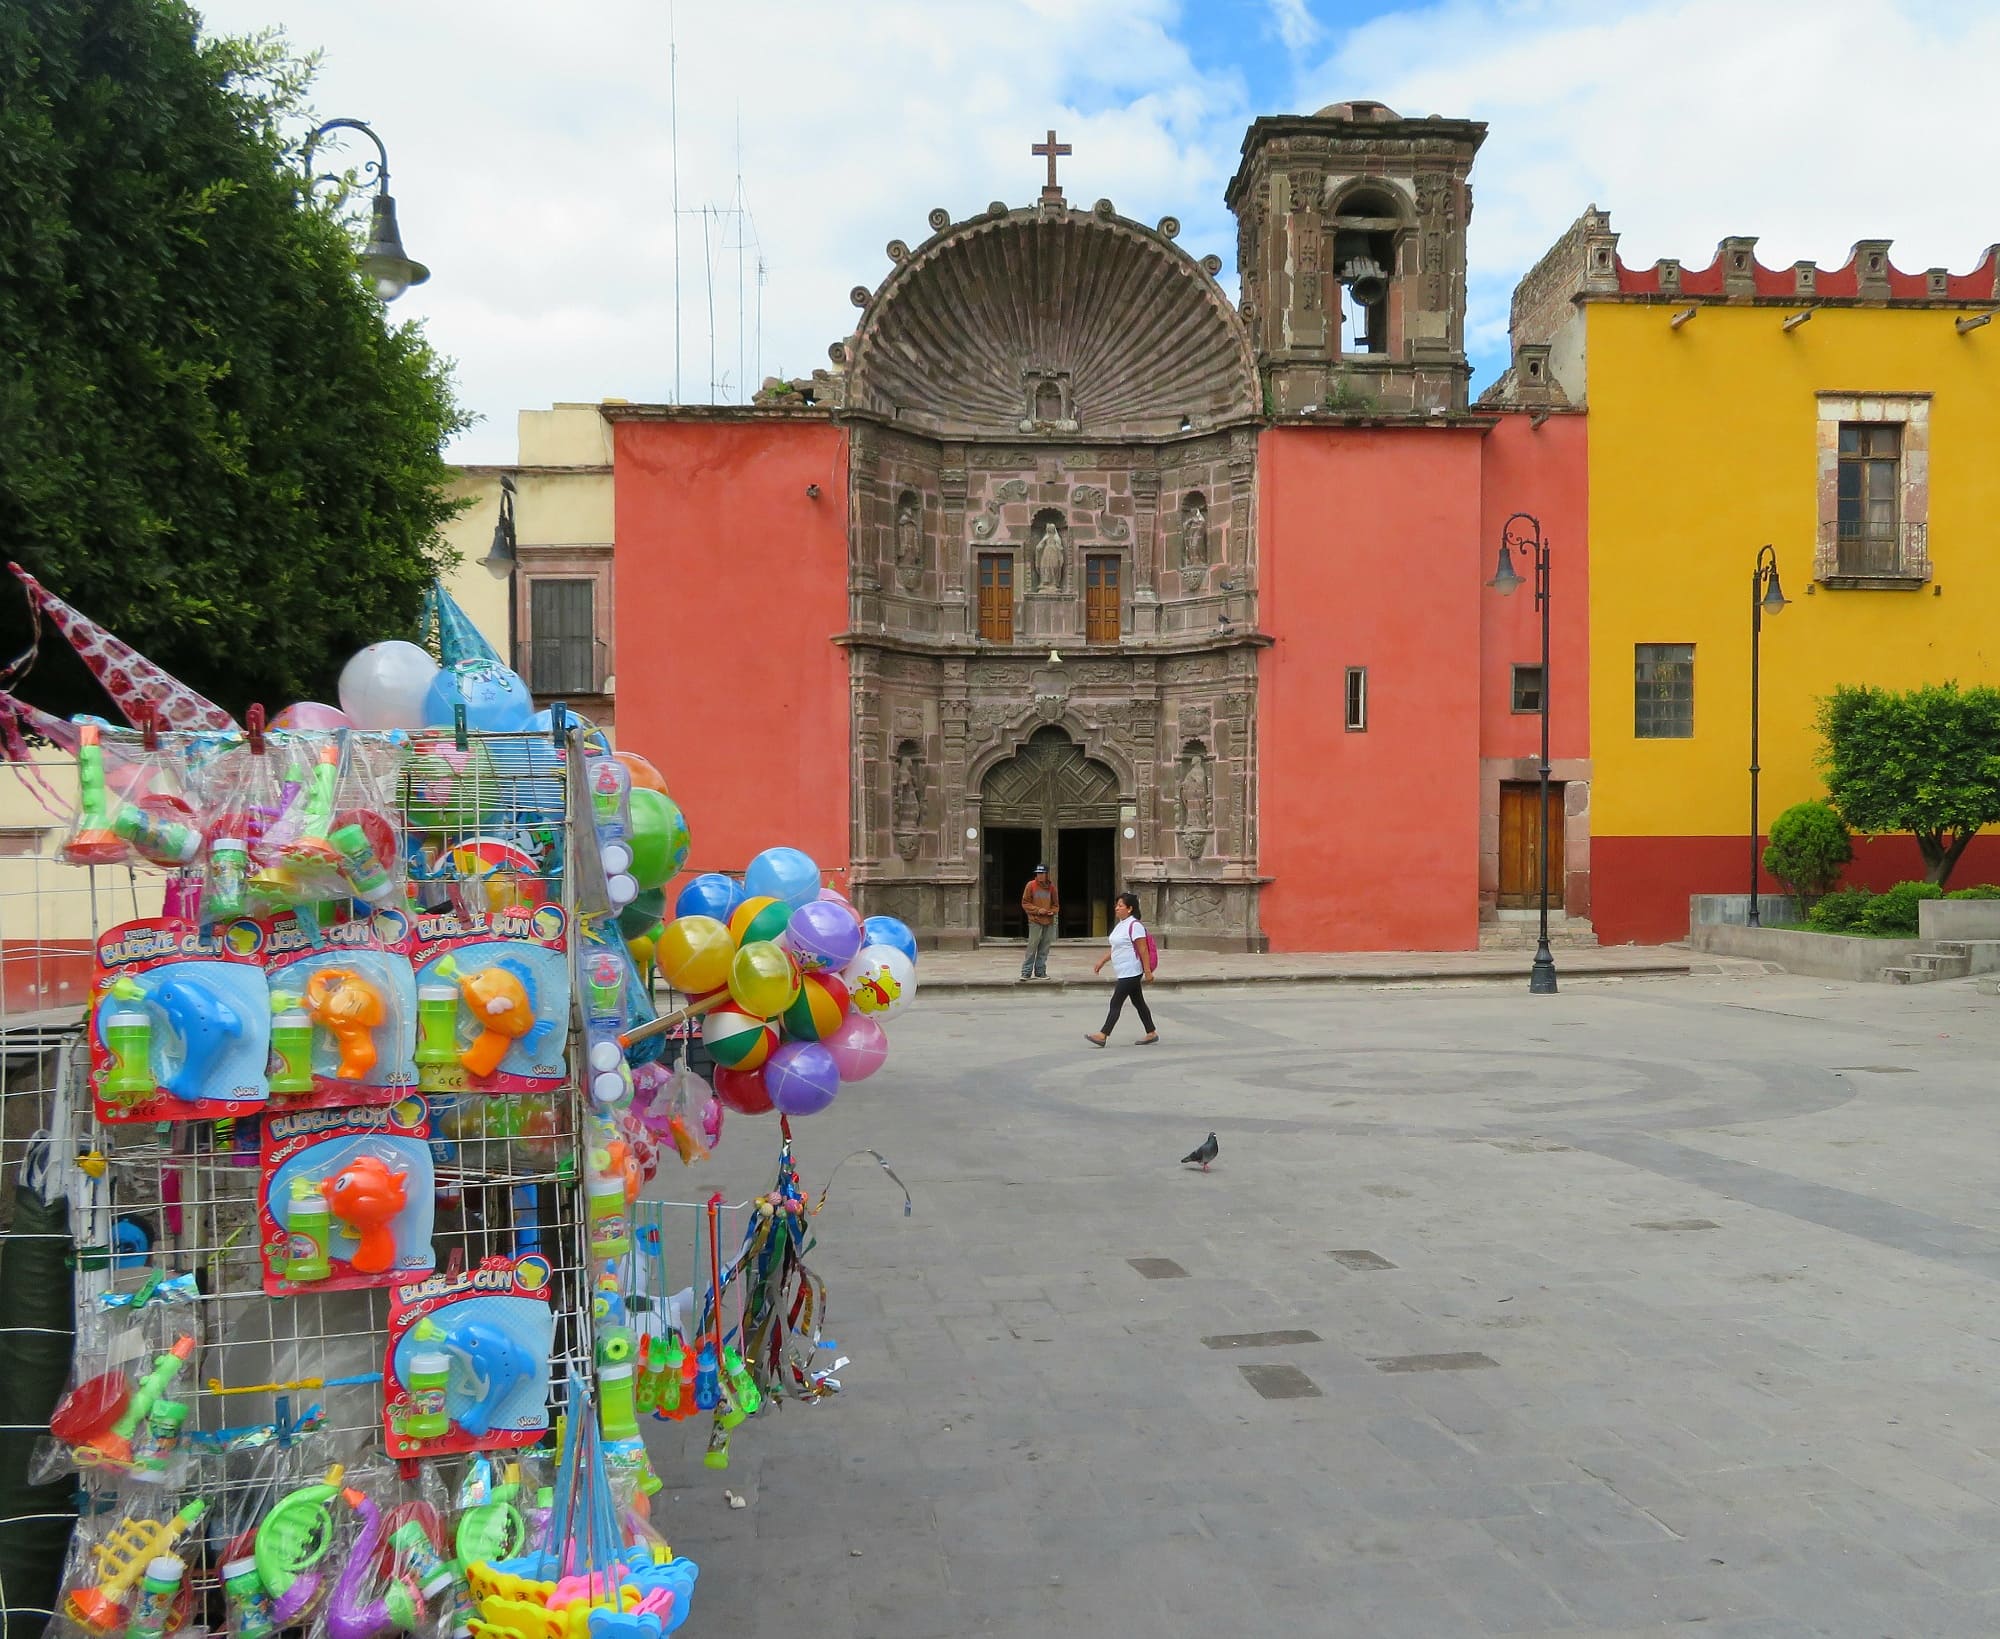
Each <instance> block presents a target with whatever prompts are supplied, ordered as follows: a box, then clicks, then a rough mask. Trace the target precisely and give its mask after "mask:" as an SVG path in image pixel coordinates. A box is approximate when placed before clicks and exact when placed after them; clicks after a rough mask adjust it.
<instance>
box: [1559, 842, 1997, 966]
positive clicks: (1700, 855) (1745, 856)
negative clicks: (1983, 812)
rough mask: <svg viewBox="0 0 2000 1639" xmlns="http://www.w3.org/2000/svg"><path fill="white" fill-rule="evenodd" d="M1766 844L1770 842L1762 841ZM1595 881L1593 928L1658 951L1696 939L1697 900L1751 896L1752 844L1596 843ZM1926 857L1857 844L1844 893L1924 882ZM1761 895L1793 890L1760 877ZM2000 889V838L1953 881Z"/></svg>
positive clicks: (1982, 845)
mask: <svg viewBox="0 0 2000 1639" xmlns="http://www.w3.org/2000/svg"><path fill="white" fill-rule="evenodd" d="M1758 840H1759V844H1760V850H1761V844H1762V843H1763V842H1765V841H1768V840H1769V839H1768V838H1767V837H1766V838H1759V839H1758ZM1590 846H1591V856H1590V857H1591V864H1592V871H1593V874H1594V877H1595V889H1596V900H1595V905H1596V914H1595V916H1594V917H1593V925H1594V926H1595V928H1596V930H1597V937H1598V939H1599V941H1600V942H1602V943H1604V944H1607V945H1627V944H1640V945H1657V944H1663V943H1665V942H1667V941H1669V940H1675V939H1685V938H1686V937H1687V936H1688V896H1689V895H1690V894H1693V893H1747V892H1748V891H1749V888H1750V843H1749V840H1748V838H1746V837H1740V836H1738V837H1632V836H1626V837H1593V838H1592V839H1591V844H1590ZM1923 875H1924V860H1923V855H1922V854H1920V853H1919V852H1918V851H1917V844H1916V839H1915V838H1913V837H1907V836H1883V837H1862V836H1857V837H1856V838H1855V839H1854V862H1853V864H1851V865H1849V866H1848V867H1847V869H1846V870H1844V871H1843V872H1841V876H1840V885H1841V886H1842V887H1843V888H1873V889H1875V890H1876V891H1877V892H1880V891H1881V890H1882V889H1883V888H1889V887H1894V886H1895V884H1897V883H1898V882H1910V881H1919V882H1920V881H1922V880H1923ZM1759 879H1760V881H1759V891H1760V892H1763V893H1770V894H1781V893H1783V892H1784V891H1785V890H1784V888H1783V887H1782V886H1780V885H1779V884H1778V883H1777V882H1775V881H1773V880H1772V877H1771V873H1770V872H1768V871H1763V872H1760V873H1759ZM1978 882H2000V836H1995V835H1993V834H1992V833H1990V832H1987V833H1983V834H1982V835H1980V836H1976V837H1974V838H1973V839H1972V844H1971V846H1970V847H1968V848H1967V849H1966V850H1965V854H1964V857H1963V858H1961V859H1960V860H1959V862H1958V865H1957V867H1956V868H1955V869H1954V870H1953V871H1952V873H1951V881H1949V882H1948V883H1946V884H1945V886H1946V887H1947V888H1969V887H1971V886H1972V885H1973V884H1974V883H1978Z"/></svg>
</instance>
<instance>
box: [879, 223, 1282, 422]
mask: <svg viewBox="0 0 2000 1639" xmlns="http://www.w3.org/2000/svg"><path fill="white" fill-rule="evenodd" d="M847 351H848V358H849V360H850V364H849V376H848V394H847V407H848V409H850V410H858V411H861V412H863V413H873V414H876V415H880V416H883V417H884V418H886V419H889V420H893V421H896V422H898V423H899V424H901V425H905V426H909V427H912V428H917V429H922V430H926V431H930V432H934V433H945V434H961V435H975V436H977V435H984V436H992V437H1017V436H1019V434H1020V432H1021V431H1022V430H1023V426H1022V423H1023V422H1024V421H1032V415H1031V410H1030V399H1031V394H1030V391H1029V389H1028V388H1027V386H1026V380H1025V377H1026V373H1027V372H1036V371H1039V372H1059V373H1063V374H1064V375H1065V376H1066V378H1067V381H1068V384H1069V386H1068V394H1069V403H1070V406H1071V410H1070V413H1071V417H1072V418H1073V420H1074V422H1075V423H1076V426H1075V429H1074V431H1075V434H1076V435H1080V436H1082V437H1085V438H1102V437H1172V436H1177V435H1178V434H1180V433H1182V432H1184V431H1186V430H1187V429H1188V425H1189V424H1190V423H1194V422H1199V423H1200V424H1202V425H1205V426H1215V425H1218V424H1224V423H1228V422H1232V421H1236V420H1239V419H1250V418H1252V417H1254V416H1255V415H1256V414H1257V413H1258V410H1259V404H1260V395H1259V392H1258V387H1257V372H1256V365H1255V359H1254V355H1253V353H1252V350H1251V343H1250V335H1249V331H1248V329H1247V327H1246V326H1245V325H1244V323H1243V321H1242V318H1241V316H1240V315H1239V314H1238V313H1237V312H1236V310H1235V308H1233V307H1232V306H1231V305H1230V303H1229V301H1228V299H1227V297H1225V296H1224V295H1223V293H1222V291H1221V289H1220V287H1219V286H1218V285H1217V284H1216V283H1215V281H1214V280H1213V279H1212V278H1210V277H1209V275H1208V274H1207V273H1205V272H1204V271H1203V270H1202V267H1201V264H1200V263H1198V262H1197V261H1196V260H1195V259H1194V258H1193V257H1191V256H1189V255H1188V254H1187V252H1185V251H1183V250H1181V249H1180V248H1179V247H1178V246H1177V245H1174V244H1172V243H1171V242H1169V241H1168V240H1165V239H1163V238H1161V237H1160V236H1159V235H1158V234H1157V233H1155V232H1153V231H1152V230H1151V229H1148V228H1145V227H1142V226H1141V225H1140V224H1138V223H1136V222H1132V221H1130V220H1128V219H1127V218H1124V217H1121V216H1116V215H1111V216H1106V215H1101V214H1088V213H1082V212H1064V213H1061V214H1045V213H1043V212H1041V211H1036V210H1017V211H1010V212H1008V213H1006V214H1005V215H1002V216H997V217H996V216H984V217H978V218H975V219H973V220H972V221H970V222H962V223H959V224H958V225H956V226H955V227H953V228H951V229H949V230H947V231H946V232H943V233H941V234H939V235H938V236H937V237H936V238H934V239H932V240H931V241H929V242H928V243H926V244H925V245H923V246H922V247H921V248H919V249H918V250H916V251H915V252H913V253H912V254H911V255H910V257H909V258H908V260H906V261H904V262H902V263H900V264H899V265H897V266H896V267H894V268H893V269H892V270H891V271H890V273H889V276H888V277H887V278H886V279H885V280H883V282H882V284H881V286H880V287H879V288H878V289H877V290H875V292H874V293H873V294H872V295H871V296H870V297H869V298H868V301H867V304H866V307H865V310H864V312H863V315H862V319H861V322H860V324H859V325H858V326H857V327H856V330H855V333H854V335H853V337H852V338H850V340H849V343H848V349H847ZM1060 430H1063V431H1066V432H1067V431H1070V429H1069V428H1068V427H1063V428H1061V429H1060Z"/></svg>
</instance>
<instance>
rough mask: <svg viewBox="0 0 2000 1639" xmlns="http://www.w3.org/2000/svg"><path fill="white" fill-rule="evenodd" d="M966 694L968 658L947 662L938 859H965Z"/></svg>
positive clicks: (940, 728)
mask: <svg viewBox="0 0 2000 1639" xmlns="http://www.w3.org/2000/svg"><path fill="white" fill-rule="evenodd" d="M971 709H972V708H971V704H970V702H969V701H968V700H967V698H966V678H965V662H964V661H963V660H947V661H946V662H945V663H944V687H943V691H942V693H941V695H940V696H939V700H938V741H939V752H938V790H939V792H940V793H941V795H942V797H943V801H942V802H941V803H940V804H939V806H940V807H941V808H942V809H943V810H944V837H943V840H942V843H941V844H940V846H939V848H938V859H939V861H940V862H941V863H945V864H960V863H963V861H964V859H965V826H966V796H967V792H966V725H967V721H968V719H969V716H970V713H971Z"/></svg>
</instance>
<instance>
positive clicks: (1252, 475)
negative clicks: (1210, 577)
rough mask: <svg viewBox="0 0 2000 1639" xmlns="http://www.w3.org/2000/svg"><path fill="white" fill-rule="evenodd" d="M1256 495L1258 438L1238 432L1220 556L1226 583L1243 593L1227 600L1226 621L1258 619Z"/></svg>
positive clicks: (1232, 452)
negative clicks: (1226, 529)
mask: <svg viewBox="0 0 2000 1639" xmlns="http://www.w3.org/2000/svg"><path fill="white" fill-rule="evenodd" d="M1256 494H1257V435H1256V434H1255V433H1254V432H1251V431H1249V430H1247V429H1245V428H1238V429H1237V430H1236V431H1235V432H1232V433H1231V434H1230V435H1229V495H1230V503H1229V541H1228V545H1227V547H1226V549H1225V552H1224V554H1223V562H1224V564H1225V565H1226V566H1227V567H1226V568H1225V569H1224V571H1223V574H1222V579H1223V580H1225V581H1234V582H1235V583H1236V584H1237V585H1238V586H1239V587H1241V588H1242V591H1240V592H1239V593H1237V595H1235V596H1234V597H1232V598H1231V599H1230V600H1229V618H1230V619H1231V620H1240V621H1245V622H1248V623H1250V624H1255V622H1256V619H1257V603H1256V593H1257V572H1256V571H1257V566H1256V547H1257V535H1256V525H1255V519H1254V514H1253V512H1252V506H1253V503H1254V501H1255V498H1256Z"/></svg>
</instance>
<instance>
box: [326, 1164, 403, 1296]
mask: <svg viewBox="0 0 2000 1639" xmlns="http://www.w3.org/2000/svg"><path fill="white" fill-rule="evenodd" d="M409 1200H410V1191H409V1174H408V1173H407V1172H406V1171H401V1170H398V1169H396V1168H393V1167H391V1166H390V1165H389V1163H388V1162H386V1161H384V1160H383V1159H382V1158H381V1157H380V1156H379V1155H358V1156H356V1157H355V1158H354V1159H353V1160H352V1161H350V1162H348V1163H347V1165H346V1166H344V1167H342V1168H341V1169H340V1171H339V1172H337V1173H335V1174H334V1176H333V1178H332V1180H331V1181H330V1182H329V1184H328V1185H327V1191H326V1205H327V1210H328V1211H329V1212H330V1213H332V1215H333V1216H334V1217H336V1218H338V1219H339V1220H340V1221H341V1222H342V1223H344V1224H346V1225H347V1227H348V1228H349V1229H350V1230H352V1231H353V1233H354V1236H355V1239H356V1240H357V1241H358V1242H359V1244H358V1245H357V1246H356V1247H355V1249H354V1255H353V1256H352V1257H351V1258H349V1259H348V1260H347V1261H348V1263H349V1264H350V1265H351V1266H352V1267H353V1269H354V1271H355V1273H356V1274H360V1275H379V1274H381V1273H382V1272H383V1271H384V1270H386V1269H388V1268H389V1267H391V1266H392V1265H393V1264H394V1263H395V1261H396V1237H395V1235H394V1233H393V1232H392V1231H391V1229H390V1227H389V1226H390V1224H391V1223H392V1222H393V1221H394V1219H395V1218H396V1215H397V1214H398V1213H400V1212H401V1211H402V1210H403V1208H404V1207H406V1206H408V1205H409Z"/></svg>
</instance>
